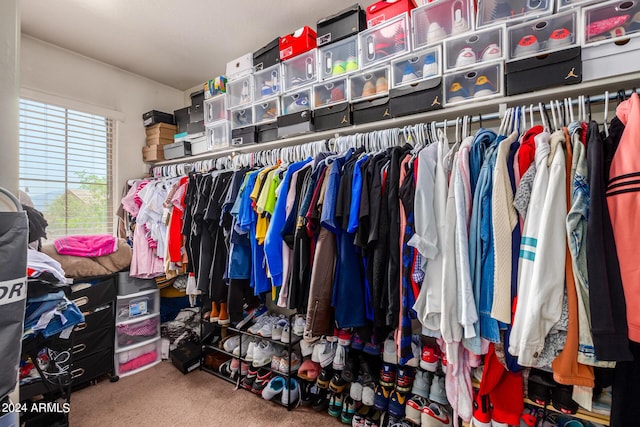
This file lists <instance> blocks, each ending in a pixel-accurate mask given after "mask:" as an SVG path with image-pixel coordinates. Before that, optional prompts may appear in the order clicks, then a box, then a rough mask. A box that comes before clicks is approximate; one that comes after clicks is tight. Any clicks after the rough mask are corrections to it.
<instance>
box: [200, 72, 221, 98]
mask: <svg viewBox="0 0 640 427" xmlns="http://www.w3.org/2000/svg"><path fill="white" fill-rule="evenodd" d="M202 90H203V91H204V99H209V98H213V97H214V96H217V95H220V94H221V93H225V92H226V91H227V78H226V77H225V76H218V77H216V78H215V79H211V80H207V81H206V82H204V84H203V85H202Z"/></svg>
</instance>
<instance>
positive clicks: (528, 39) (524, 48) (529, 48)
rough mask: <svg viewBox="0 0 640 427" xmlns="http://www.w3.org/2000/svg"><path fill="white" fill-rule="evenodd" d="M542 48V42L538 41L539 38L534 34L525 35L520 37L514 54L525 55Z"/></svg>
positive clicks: (516, 55)
mask: <svg viewBox="0 0 640 427" xmlns="http://www.w3.org/2000/svg"><path fill="white" fill-rule="evenodd" d="M539 49H540V43H538V38H537V37H536V36H534V35H533V34H530V35H527V36H524V37H522V38H521V39H520V41H519V42H518V44H517V45H516V48H515V50H514V52H513V56H515V57H518V56H525V55H531V54H534V53H537V52H538V50H539Z"/></svg>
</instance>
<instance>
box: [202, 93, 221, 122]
mask: <svg viewBox="0 0 640 427" xmlns="http://www.w3.org/2000/svg"><path fill="white" fill-rule="evenodd" d="M225 98H226V96H225V95H224V94H223V95H216V96H215V97H213V98H209V99H207V100H205V101H204V125H205V126H210V125H212V124H213V123H216V122H219V121H222V120H227V107H226V102H225Z"/></svg>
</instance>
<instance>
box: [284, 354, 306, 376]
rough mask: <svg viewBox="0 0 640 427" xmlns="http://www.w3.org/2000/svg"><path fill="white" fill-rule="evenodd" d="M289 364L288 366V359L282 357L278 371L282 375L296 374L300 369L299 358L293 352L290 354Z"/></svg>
mask: <svg viewBox="0 0 640 427" xmlns="http://www.w3.org/2000/svg"><path fill="white" fill-rule="evenodd" d="M290 357H291V364H289V358H288V357H282V358H281V359H280V364H279V366H278V368H277V370H278V371H280V372H282V373H285V374H286V373H289V372H296V371H297V370H298V369H300V356H298V353H296V352H295V351H292V352H291V356H290ZM312 363H313V362H312Z"/></svg>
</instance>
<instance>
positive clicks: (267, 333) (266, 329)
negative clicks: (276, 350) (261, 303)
mask: <svg viewBox="0 0 640 427" xmlns="http://www.w3.org/2000/svg"><path fill="white" fill-rule="evenodd" d="M279 320H280V317H275V316H273V317H269V318H268V320H265V322H264V324H263V325H262V327H261V328H260V330H259V331H258V332H256V333H257V334H258V335H260V336H261V337H264V338H271V334H272V333H273V326H274V325H275V324H276V323H278V321H279ZM280 334H282V330H280Z"/></svg>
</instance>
